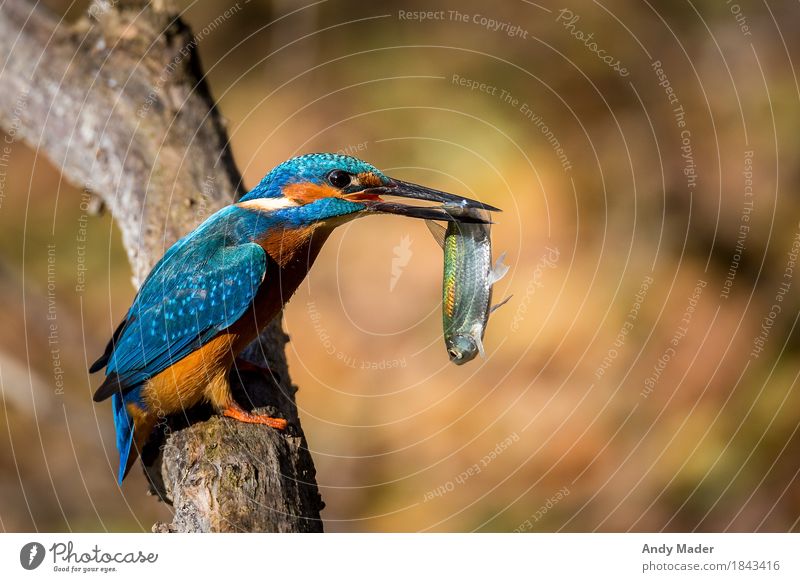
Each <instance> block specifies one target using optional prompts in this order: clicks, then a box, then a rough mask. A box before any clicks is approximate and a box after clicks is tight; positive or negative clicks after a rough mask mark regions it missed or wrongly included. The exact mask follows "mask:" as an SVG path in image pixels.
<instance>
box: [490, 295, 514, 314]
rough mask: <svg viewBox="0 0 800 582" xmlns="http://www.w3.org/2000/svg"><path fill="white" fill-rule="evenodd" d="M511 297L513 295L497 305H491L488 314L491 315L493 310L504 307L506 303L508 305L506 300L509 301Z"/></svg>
mask: <svg viewBox="0 0 800 582" xmlns="http://www.w3.org/2000/svg"><path fill="white" fill-rule="evenodd" d="M512 297H513V295H509V296H508V297H506V298H505V299H503V300H502V301H501V302H500V303H498V304H497V305H492V308H491V309H489V314H490V315H491V314H492V313H494V310H495V309H499V308H501V307H502V306H503V305H505V304H506V303H508V300H509V299H511V298H512Z"/></svg>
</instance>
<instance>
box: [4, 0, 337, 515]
mask: <svg viewBox="0 0 800 582" xmlns="http://www.w3.org/2000/svg"><path fill="white" fill-rule="evenodd" d="M176 14H177V12H176V11H175V10H174V8H173V7H172V6H171V4H170V2H168V1H166V0H156V1H154V2H146V1H143V0H135V1H132V0H127V1H126V0H122V1H117V2H108V1H95V2H94V3H93V4H92V6H91V7H90V9H89V12H88V14H87V15H86V16H85V17H83V18H82V19H81V20H80V21H78V22H77V23H75V24H73V25H66V24H64V23H60V22H58V21H57V19H56V18H55V17H54V16H53V15H52V14H51V13H49V12H48V11H47V10H45V9H43V8H41V7H39V6H33V5H32V4H30V3H28V2H26V1H24V0H6V1H5V2H4V3H3V5H2V7H1V8H0V62H2V70H0V83H2V87H3V91H0V126H2V127H3V128H4V129H5V131H6V132H7V133H9V135H10V136H11V137H12V138H14V139H22V140H24V141H25V142H27V143H28V144H30V145H31V146H33V147H36V148H38V149H39V150H40V151H42V152H43V153H45V154H46V155H47V156H48V157H49V158H50V159H51V160H52V161H53V163H54V164H55V165H56V166H58V167H59V168H60V169H61V171H62V173H63V174H64V176H65V177H66V178H67V179H68V180H70V181H71V182H73V183H74V184H76V185H78V186H79V187H83V188H85V189H87V190H88V191H90V192H91V193H92V194H93V195H95V196H97V197H99V199H100V200H102V203H103V205H104V206H105V207H107V208H108V209H110V211H111V213H112V215H113V216H114V218H115V220H116V223H117V224H118V226H119V228H120V230H121V232H122V240H123V243H124V245H125V248H126V250H127V253H128V257H129V259H130V262H131V266H132V269H133V276H134V277H133V278H134V284H136V285H137V286H138V284H139V283H140V282H141V281H142V280H143V278H144V276H145V275H146V274H147V272H148V271H149V270H150V268H151V267H152V265H153V264H154V263H155V261H156V260H157V259H158V258H159V257H160V256H161V255H162V254H163V252H164V250H166V248H167V247H168V246H169V245H170V244H172V243H173V242H174V241H175V240H177V239H178V238H179V237H180V236H182V235H183V234H185V233H186V232H189V231H190V230H192V229H193V228H194V227H195V226H197V224H199V223H200V222H202V220H203V219H205V218H206V217H207V216H208V215H210V214H211V213H213V212H215V211H216V210H218V209H219V208H221V207H223V206H224V205H226V204H228V203H230V202H231V201H232V200H233V199H235V198H237V197H238V196H240V195H241V194H242V182H241V176H240V174H239V171H238V170H237V168H236V165H235V163H234V161H233V158H232V156H231V152H230V150H229V147H228V138H227V134H226V131H225V128H224V122H223V120H222V118H221V117H220V115H219V114H218V112H217V110H216V108H215V106H214V101H213V99H212V98H211V95H210V93H209V90H208V87H207V86H206V83H205V81H204V80H203V75H202V70H201V66H200V63H199V59H198V55H197V51H196V47H197V42H198V40H199V39H198V38H197V37H195V36H193V35H192V32H191V30H189V28H188V27H187V26H186V25H185V24H184V23H183V22H182V21H181V20H180V19H179V18H178V17H177V16H176ZM287 341H288V337H287V336H286V335H285V333H284V332H283V330H282V328H281V325H280V317H278V318H276V320H275V321H273V322H272V324H270V326H269V327H268V328H267V330H266V331H265V332H264V333H263V334H262V336H261V338H260V339H259V341H258V342H256V343H255V344H254V345H252V346H250V348H248V353H247V359H250V360H251V361H253V362H254V363H257V364H259V365H264V364H268V365H269V369H270V371H271V375H272V380H271V381H268V380H266V379H264V378H262V377H260V376H259V375H249V374H243V378H242V379H243V380H244V383H243V384H244V388H243V389H242V387H241V385H240V386H239V387H238V388H237V387H235V392H237V395H238V397H239V400H240V402H241V403H242V404H243V405H246V404H247V403H248V402H249V403H250V404H251V407H257V408H263V410H262V411H263V412H267V413H269V414H270V415H277V416H281V417H283V418H286V419H287V420H288V421H289V428H288V429H287V431H286V432H285V433H282V432H278V431H275V430H272V429H268V428H265V427H262V426H257V425H248V424H244V423H240V422H237V421H234V420H230V419H225V418H220V417H217V416H213V415H211V414H210V412H209V411H208V410H204V409H202V408H199V409H197V410H194V411H191V412H190V414H188V415H187V416H188V417H189V418H191V419H192V422H188V423H187V422H186V420H185V418H182V419H175V418H173V419H169V420H168V421H167V422H165V423H162V425H161V426H160V437H159V438H156V439H155V443H156V444H157V445H160V446H158V447H157V448H153V447H151V448H150V450H149V452H148V451H146V454H145V455H143V457H144V458H143V460H144V461H150V462H151V463H152V466H151V467H150V468H149V469H146V471H147V472H148V474H149V475H150V476H151V479H152V481H153V483H154V487H155V489H156V490H157V492H158V493H159V494H160V495H161V496H162V498H163V499H165V500H166V501H168V502H170V503H172V504H173V506H174V509H175V514H174V519H173V521H172V523H171V524H156V525H155V526H154V530H155V531H321V530H322V522H321V520H320V517H319V511H320V509H321V508H322V507H323V504H322V501H321V499H320V496H319V491H318V489H317V485H316V481H315V470H314V465H313V462H312V460H311V455H310V454H309V452H308V449H307V447H306V444H305V438H304V436H303V432H302V429H301V427H300V422H299V420H298V417H297V409H296V405H295V400H294V392H295V390H296V389H295V387H294V386H292V384H291V381H290V378H289V374H288V370H287V366H286V359H285V353H284V347H285V343H286V342H287ZM240 384H241V383H240Z"/></svg>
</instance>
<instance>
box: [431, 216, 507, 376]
mask: <svg viewBox="0 0 800 582" xmlns="http://www.w3.org/2000/svg"><path fill="white" fill-rule="evenodd" d="M448 212H451V213H453V214H455V213H456V212H467V211H466V210H459V209H449V208H448ZM468 212H471V213H473V214H476V215H479V216H482V217H485V218H486V219H487V220H488V212H486V211H485V210H479V211H476V210H469V211H468ZM426 222H427V225H428V228H429V229H430V231H431V233H432V234H433V237H434V238H435V239H436V242H438V243H439V246H441V247H442V249H443V250H444V276H443V279H442V321H443V324H444V342H445V345H446V346H447V353H448V354H449V356H450V361H451V362H453V363H454V364H457V365H459V366H460V365H461V364H465V363H467V362H469V361H470V360H472V359H474V358H475V356H476V355H478V354H480V355H481V357H485V356H486V354H485V352H484V349H483V334H484V333H485V332H486V323H487V322H488V321H489V315H490V314H491V313H492V312H493V311H494V310H495V309H497V308H498V307H500V306H501V305H503V304H505V302H506V301H508V300H509V299H511V297H510V296H509V297H507V298H506V299H505V300H503V301H502V302H501V303H499V304H498V305H495V306H493V307H489V305H490V304H491V301H492V285H494V284H495V283H496V282H497V281H499V280H500V279H502V278H503V277H504V276H505V274H506V273H507V272H508V265H504V264H503V259H504V258H505V256H506V254H505V253H503V254H502V255H500V257H499V258H498V259H497V262H496V263H495V264H494V267H493V266H492V239H491V233H490V225H489V224H467V223H460V222H451V223H448V226H447V229H445V228H444V227H442V226H440V225H438V224H436V223H435V222H430V221H426Z"/></svg>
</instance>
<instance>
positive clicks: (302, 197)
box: [283, 182, 341, 205]
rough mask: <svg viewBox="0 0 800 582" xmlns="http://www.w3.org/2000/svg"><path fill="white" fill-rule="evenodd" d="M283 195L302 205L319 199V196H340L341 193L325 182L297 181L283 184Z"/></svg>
mask: <svg viewBox="0 0 800 582" xmlns="http://www.w3.org/2000/svg"><path fill="white" fill-rule="evenodd" d="M283 195H284V196H285V197H286V198H288V199H290V200H293V201H294V202H296V203H297V204H299V205H304V204H309V203H311V202H314V201H315V200H319V199H320V198H338V197H340V196H341V193H340V192H339V190H337V189H336V188H334V187H333V186H328V185H327V184H312V183H311V182H299V183H296V184H288V185H287V186H284V187H283Z"/></svg>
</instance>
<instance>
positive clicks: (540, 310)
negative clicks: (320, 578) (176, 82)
mask: <svg viewBox="0 0 800 582" xmlns="http://www.w3.org/2000/svg"><path fill="white" fill-rule="evenodd" d="M49 5H50V6H51V7H52V8H53V9H54V10H56V11H58V12H60V13H64V14H66V15H67V17H68V18H77V17H78V16H79V15H80V14H81V13H82V12H83V11H84V10H85V9H86V3H75V4H74V5H70V8H69V9H68V8H67V6H68V4H67V3H66V2H57V1H51V2H50V3H49ZM180 5H181V6H182V7H184V8H185V14H184V18H185V19H186V21H187V22H188V23H189V24H190V25H191V26H192V27H193V29H194V30H195V31H196V32H197V31H201V30H203V28H204V27H208V26H209V24H210V23H213V22H215V19H216V22H217V24H216V25H215V26H214V28H213V31H211V32H209V33H208V34H205V35H204V36H203V37H202V39H201V40H200V42H199V43H198V48H199V51H200V54H201V56H202V58H203V62H204V66H205V68H206V70H207V73H208V80H209V84H210V87H211V90H212V92H213V94H214V96H215V97H216V98H217V99H218V102H219V107H220V110H221V112H222V113H223V115H224V116H225V117H226V119H227V120H228V123H229V125H228V129H229V132H230V137H231V141H232V147H233V152H234V155H235V158H236V160H237V162H238V164H239V166H240V168H241V170H242V172H243V173H244V176H245V181H246V185H247V186H252V185H254V184H255V183H256V182H257V181H258V180H259V179H260V178H261V177H262V176H263V174H265V173H266V172H267V171H268V170H269V169H270V168H272V167H273V166H274V165H276V164H277V163H279V162H281V161H283V160H284V159H286V158H289V157H291V156H293V155H296V154H299V153H305V152H311V151H337V150H341V151H344V152H346V153H351V154H353V155H356V156H358V157H361V158H363V159H366V160H368V161H370V162H371V163H373V164H375V165H376V166H378V167H379V168H381V169H382V170H384V171H385V172H386V173H387V174H389V175H392V176H396V177H399V178H403V179H407V180H411V181H414V182H419V183H423V184H427V185H430V186H433V187H436V188H440V189H443V190H448V191H451V192H459V193H463V194H465V195H467V196H471V197H476V198H480V199H481V200H485V201H486V202H488V203H490V204H493V205H496V206H499V207H501V208H503V209H504V212H503V213H502V214H499V215H497V216H496V225H495V226H494V230H493V233H494V239H493V241H494V251H495V256H497V255H498V254H499V253H500V252H501V251H504V250H505V251H507V252H508V258H507V262H508V264H509V265H510V266H511V270H510V272H509V275H508V276H507V277H506V278H505V279H503V280H502V281H501V282H500V283H498V285H497V287H496V288H495V298H496V299H497V300H499V299H502V298H504V297H506V296H508V295H513V297H512V299H511V300H510V301H509V303H508V304H507V305H506V306H504V307H503V308H502V309H500V310H498V311H497V312H496V313H495V314H494V315H493V316H492V319H491V321H490V325H489V327H488V331H487V334H486V338H485V345H486V348H487V356H488V357H487V358H486V359H485V360H475V361H474V362H472V363H470V364H468V365H465V366H463V367H456V366H454V365H452V364H450V363H449V361H448V359H447V354H446V351H445V348H444V344H443V341H442V337H441V335H442V330H441V315H440V293H441V263H442V255H441V251H440V249H439V248H438V247H437V246H436V244H435V242H434V241H433V239H432V237H431V236H430V235H429V233H428V231H427V229H426V228H425V225H424V224H422V222H419V221H411V220H403V219H402V218H397V217H377V218H369V219H367V220H359V221H355V222H353V223H350V224H348V225H346V226H344V227H342V228H340V229H338V231H337V232H336V233H335V235H334V236H333V237H332V238H331V239H330V240H329V242H328V244H327V246H326V248H325V249H324V250H323V252H322V254H321V255H320V257H319V259H318V260H317V263H316V265H315V267H314V268H313V270H312V272H311V273H310V275H309V277H308V279H307V281H306V283H305V284H304V285H303V286H301V288H300V290H299V291H298V292H297V294H296V295H295V297H294V298H293V299H292V301H291V302H290V303H289V305H288V306H287V308H286V311H285V315H284V325H285V328H286V330H287V332H288V333H289V335H290V337H291V340H292V341H291V343H290V344H289V345H288V354H287V355H288V358H289V365H290V371H291V373H292V379H293V381H294V383H295V384H297V385H298V386H299V388H300V390H299V392H298V394H297V399H298V405H299V407H300V409H301V420H302V423H303V428H304V430H305V432H306V435H307V437H308V442H309V446H310V448H311V450H312V454H313V456H314V460H315V463H316V466H317V470H318V475H317V478H318V482H319V486H320V490H321V493H322V496H323V499H324V500H325V502H326V504H327V508H326V509H325V510H324V512H323V517H324V519H325V527H326V530H328V531H593V530H600V531H628V530H635V531H658V530H666V531H686V530H700V531H722V530H731V531H756V530H757V531H762V530H765V531H788V530H793V531H797V530H798V529H800V527H799V526H798V523H800V482H799V481H798V472H800V436H798V427H799V426H800V418H799V417H798V412H797V411H798V410H800V397H799V396H798V390H797V376H798V373H800V366H798V358H797V353H798V349H800V342H798V333H797V331H796V329H795V326H796V323H797V317H798V313H799V312H798V303H800V301H799V300H798V297H799V296H798V294H797V286H798V285H800V281H797V280H794V279H793V276H794V271H793V270H792V269H793V263H792V258H791V252H792V244H793V241H795V239H796V237H798V233H799V232H800V230H799V229H800V227H799V226H798V217H800V213H798V210H799V209H798V196H797V192H798V182H800V167H798V165H799V164H798V160H799V158H798V156H797V151H798V144H797V142H798V139H800V138H799V137H798V132H797V127H798V126H800V119H798V118H799V117H800V115H798V112H800V109H798V97H800V91H799V90H798V82H797V76H796V72H795V70H794V66H793V63H794V62H796V59H798V57H799V56H800V55H799V54H798V46H800V45H798V42H800V41H798V39H797V36H796V35H794V34H791V33H790V31H789V30H788V27H787V26H786V24H787V23H789V22H792V21H796V18H797V16H798V8H797V6H796V5H793V4H790V3H784V4H780V5H778V4H777V3H776V4H775V5H774V6H770V7H768V8H767V7H766V5H763V6H755V5H750V4H745V3H742V5H741V7H739V8H738V12H737V11H736V9H734V8H732V5H731V4H730V3H727V4H726V3H723V2H718V1H711V0H702V1H698V2H694V3H693V4H680V3H678V4H672V3H667V4H660V5H657V6H656V5H651V4H648V3H641V2H633V1H627V0H625V1H621V2H615V3H614V4H613V7H611V6H607V5H605V4H604V3H598V2H589V1H584V0H575V1H573V2H571V3H570V5H569V7H568V8H564V7H563V6H561V5H550V4H545V3H541V4H535V3H530V2H523V1H519V2H516V1H514V2H504V3H492V4H490V5H488V4H486V3H483V2H459V3H449V4H448V3H442V4H441V5H436V6H431V5H430V4H428V3H423V2H382V3H380V4H376V5H374V6H367V5H365V4H363V3H359V2H355V1H340V0H330V1H327V2H322V3H317V4H313V5H310V6H308V7H305V8H302V7H303V4H301V3H297V2H293V1H291V0H280V1H274V2H262V1H255V0H254V1H252V2H240V3H238V4H237V3H231V2H223V1H217V0H214V1H205V2H202V3H200V2H194V3H180ZM234 6H238V8H237V9H236V10H235V11H233V10H232V7H234ZM736 6H737V7H738V5H736ZM229 9H231V10H230V11H231V12H233V14H232V15H231V16H230V17H229V18H227V19H223V20H219V16H220V15H221V14H223V13H224V12H225V11H226V10H229ZM562 9H564V10H567V12H564V11H563V10H562ZM420 10H435V11H443V12H442V17H441V18H440V19H430V20H424V21H420V20H419V19H415V17H411V16H409V17H406V16H404V15H405V14H407V13H412V12H415V11H420ZM454 10H455V11H457V12H458V14H455V13H453V12H451V11H454ZM293 11H295V12H293ZM464 15H465V16H464ZM575 16H578V17H579V18H578V19H577V20H576V19H575V18H574V17H575ZM281 17H283V18H281ZM465 18H466V21H464V19H465ZM487 19H492V20H493V21H495V22H496V23H498V24H497V25H494V24H493V23H491V22H489V20H487ZM793 19H794V20H793ZM514 26H516V27H517V28H516V29H514V28H513V27H514ZM494 28H496V30H495V29H494ZM512 30H513V31H514V32H513V33H512ZM579 33H580V34H579ZM589 34H591V35H592V37H591V39H588V40H587V38H586V36H587V35H589ZM598 51H604V52H602V53H599V52H598ZM603 55H608V56H611V57H613V59H614V60H615V61H616V60H618V61H619V63H620V64H621V65H622V66H624V68H625V71H626V72H627V75H623V74H621V71H620V70H615V68H614V67H613V66H609V65H608V64H607V63H606V62H604V60H603V58H602V56H603ZM617 68H618V69H619V67H617ZM659 69H661V70H662V71H663V75H662V74H660V73H659V71H658V70H659ZM473 82H474V83H473ZM471 87H472V88H471ZM669 90H671V93H670V92H669ZM671 98H672V99H673V101H672V102H670V99H671ZM678 108H682V110H677V111H676V109H678ZM681 121H683V123H684V125H681V124H680V123H681ZM748 181H749V183H750V184H749V185H748ZM81 203H82V196H81V191H80V189H77V188H75V187H74V186H72V185H70V184H68V183H67V182H66V181H65V180H64V179H63V178H62V177H61V176H60V175H59V173H58V171H57V170H56V169H54V166H53V165H52V164H51V163H50V162H49V161H48V160H47V159H46V158H45V157H44V156H43V155H40V154H38V153H37V152H36V151H35V149H32V148H30V147H28V146H26V145H24V144H22V143H15V144H14V145H13V149H12V152H11V154H10V162H9V164H8V168H7V176H6V182H5V185H4V187H3V189H2V195H0V249H2V253H0V273H1V274H2V276H1V277H0V299H2V301H0V326H1V327H0V329H2V330H4V332H3V333H2V334H0V387H1V388H2V414H0V424H1V425H3V426H2V428H1V429H0V467H1V468H2V470H0V528H1V529H2V530H4V531H31V530H57V531H62V530H69V531H104V530H109V531H129V530H135V531H138V530H149V528H150V526H151V525H152V523H153V522H154V521H156V520H158V519H162V520H164V519H168V516H169V508H168V507H166V506H164V505H163V504H160V503H158V502H157V501H156V500H155V499H154V498H152V497H148V496H146V495H145V494H144V491H145V481H144V478H143V476H142V475H141V473H140V471H138V470H134V471H132V472H131V476H130V477H129V478H128V479H127V480H126V481H125V482H124V484H123V485H122V486H121V487H120V486H118V485H117V484H116V481H115V479H114V475H115V467H116V463H117V455H116V450H115V447H114V437H113V422H112V419H111V411H110V407H109V406H108V405H106V404H103V405H94V404H93V403H92V401H91V394H92V393H93V390H94V388H96V386H97V384H98V383H99V382H100V379H99V378H97V377H89V376H88V374H87V372H86V368H87V366H88V363H90V362H91V361H93V360H94V358H95V357H96V356H97V354H99V353H100V352H101V351H102V349H103V347H104V345H105V342H106V341H107V339H108V336H109V335H110V333H111V331H112V330H113V328H114V327H115V325H116V323H117V321H118V320H119V319H120V317H121V316H122V315H123V314H124V312H125V310H126V309H127V307H128V306H129V304H130V301H131V300H132V298H133V295H134V289H133V287H132V285H131V282H130V281H131V276H130V270H129V266H128V264H127V259H126V255H125V252H124V250H123V249H122V246H121V242H120V238H119V233H118V232H117V231H116V229H115V228H114V225H113V224H112V221H111V219H110V217H108V216H102V217H95V216H92V217H89V218H88V219H87V218H86V217H85V215H86V212H85V208H82V206H81ZM745 217H747V218H745ZM743 226H745V227H746V228H744V229H743V228H742V227H743ZM83 228H85V229H86V241H85V244H84V243H83V242H82V241H81V240H80V233H81V229H83ZM737 245H738V247H737ZM84 252H85V263H82V261H84V254H83V253H84ZM81 264H84V265H85V272H81V271H80V270H79V267H78V266H79V265H81ZM734 265H735V266H734ZM393 266H394V267H395V274H394V275H393ZM81 268H82V267H81ZM397 269H399V275H397V274H396V273H397ZM731 273H733V277H731ZM787 274H788V276H787ZM83 276H85V278H86V286H85V289H82V290H76V285H77V284H78V283H79V277H83ZM726 280H728V283H727V284H726ZM782 284H788V286H789V288H788V292H786V293H785V294H781V292H780V289H781V285H782ZM778 297H780V299H778ZM776 304H777V305H779V306H780V313H778V314H777V315H776V317H770V315H769V314H770V312H771V311H773V309H772V306H773V305H776ZM53 326H55V327H53ZM762 326H764V327H763V328H762ZM764 329H766V330H767V331H766V335H764V334H765V332H764ZM759 338H761V340H763V341H762V343H763V346H762V347H763V349H762V351H760V352H759V351H758V350H757V349H756V348H757V347H758V346H759V345H761V344H759V343H758V341H759Z"/></svg>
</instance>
